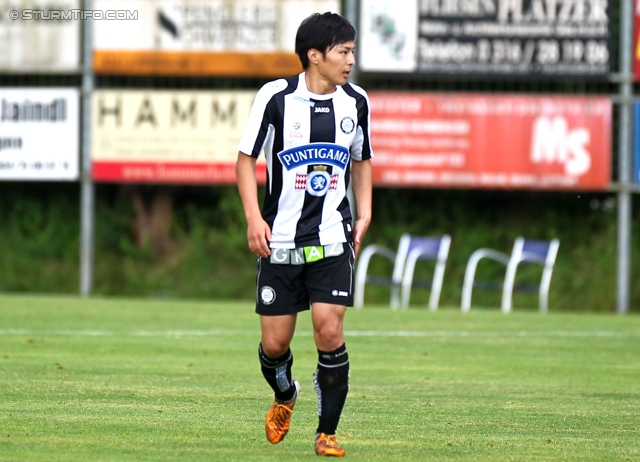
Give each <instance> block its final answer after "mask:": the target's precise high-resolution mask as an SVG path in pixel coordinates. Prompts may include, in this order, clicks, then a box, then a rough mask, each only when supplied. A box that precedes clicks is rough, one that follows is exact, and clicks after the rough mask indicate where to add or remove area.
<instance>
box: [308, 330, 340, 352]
mask: <svg viewBox="0 0 640 462" xmlns="http://www.w3.org/2000/svg"><path fill="white" fill-rule="evenodd" d="M315 339H316V344H317V346H318V348H319V349H321V350H325V351H331V350H334V349H336V348H338V347H339V346H340V345H342V344H343V343H344V340H343V334H342V329H340V328H339V327H338V326H333V325H331V324H323V325H321V326H317V327H316V328H315Z"/></svg>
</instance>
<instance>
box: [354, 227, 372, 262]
mask: <svg viewBox="0 0 640 462" xmlns="http://www.w3.org/2000/svg"><path fill="white" fill-rule="evenodd" d="M369 223H370V220H368V219H363V218H359V219H357V220H356V222H355V223H354V224H353V242H354V244H355V252H356V257H357V256H358V252H360V244H362V240H363V239H364V235H365V234H366V233H367V229H369Z"/></svg>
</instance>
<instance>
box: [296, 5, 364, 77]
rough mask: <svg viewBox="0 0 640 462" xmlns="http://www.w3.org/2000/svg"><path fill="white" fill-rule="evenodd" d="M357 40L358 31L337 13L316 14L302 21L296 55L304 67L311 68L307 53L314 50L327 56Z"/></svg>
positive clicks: (297, 34) (297, 36)
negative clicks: (328, 52)
mask: <svg viewBox="0 0 640 462" xmlns="http://www.w3.org/2000/svg"><path fill="white" fill-rule="evenodd" d="M355 40H356V29H355V28H354V27H353V26H352V25H351V23H350V22H349V21H347V20H346V19H345V18H343V17H342V16H340V15H339V14H336V13H330V12H326V13H323V14H320V13H314V14H312V15H311V16H309V17H308V18H307V19H305V20H304V21H302V23H301V24H300V27H298V32H297V33H296V54H297V55H298V57H299V58H300V62H301V63H302V67H303V68H304V69H306V68H307V67H309V57H308V56H307V52H308V51H309V50H310V49H312V48H314V49H316V50H318V51H320V52H322V56H325V54H326V53H327V51H328V50H330V49H331V48H333V47H334V46H336V45H340V44H341V43H346V42H354V41H355Z"/></svg>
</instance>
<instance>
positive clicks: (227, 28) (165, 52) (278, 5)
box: [93, 0, 340, 77]
mask: <svg viewBox="0 0 640 462" xmlns="http://www.w3.org/2000/svg"><path fill="white" fill-rule="evenodd" d="M94 7H95V8H97V9H103V10H104V9H113V10H127V11H129V12H132V13H133V12H135V13H137V14H136V16H137V20H122V21H94V25H95V30H94V37H93V49H94V70H95V72H96V73H100V74H109V73H111V74H139V75H144V74H160V75H228V76H277V77H281V76H285V75H292V74H295V73H297V72H300V71H301V70H302V69H301V66H300V61H299V59H298V57H297V56H296V55H295V53H294V46H295V34H296V31H297V29H298V26H299V25H300V22H302V20H303V19H304V18H306V17H307V16H309V15H310V14H312V13H316V12H321V13H323V12H326V11H333V12H339V11H340V1H339V0H155V1H151V0H126V1H125V0H95V1H94Z"/></svg>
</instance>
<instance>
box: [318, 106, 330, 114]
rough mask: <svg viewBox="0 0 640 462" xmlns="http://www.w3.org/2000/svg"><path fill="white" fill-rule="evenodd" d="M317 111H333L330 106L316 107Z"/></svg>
mask: <svg viewBox="0 0 640 462" xmlns="http://www.w3.org/2000/svg"><path fill="white" fill-rule="evenodd" d="M315 109H316V112H327V113H329V112H331V109H329V108H328V107H316V108H315Z"/></svg>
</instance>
